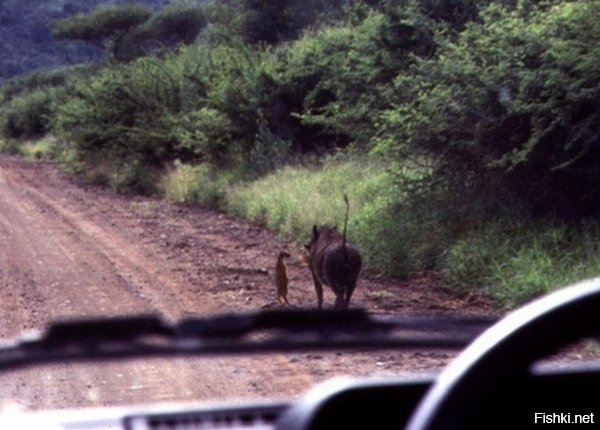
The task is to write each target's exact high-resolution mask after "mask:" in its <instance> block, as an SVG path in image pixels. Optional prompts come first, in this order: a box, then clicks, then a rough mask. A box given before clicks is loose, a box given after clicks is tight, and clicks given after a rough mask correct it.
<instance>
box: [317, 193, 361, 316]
mask: <svg viewBox="0 0 600 430" xmlns="http://www.w3.org/2000/svg"><path fill="white" fill-rule="evenodd" d="M344 200H345V201H346V219H345V221H344V233H343V234H340V232H339V231H338V230H337V227H328V226H322V227H321V228H318V227H317V226H316V225H315V226H313V234H312V239H311V241H310V243H309V244H308V245H306V249H307V250H308V252H309V257H308V266H309V268H310V271H311V272H312V276H313V281H314V283H315V291H316V292H317V301H318V306H319V309H321V308H322V307H323V285H328V286H329V287H331V289H332V290H333V292H334V294H335V308H336V309H348V306H349V305H350V299H351V298H352V293H354V289H355V288H356V281H357V279H358V274H359V273H360V269H361V266H362V258H361V255H360V252H359V251H358V249H357V248H356V247H354V246H353V245H351V244H350V243H347V242H346V226H347V223H348V210H349V206H348V198H347V197H346V196H344Z"/></svg>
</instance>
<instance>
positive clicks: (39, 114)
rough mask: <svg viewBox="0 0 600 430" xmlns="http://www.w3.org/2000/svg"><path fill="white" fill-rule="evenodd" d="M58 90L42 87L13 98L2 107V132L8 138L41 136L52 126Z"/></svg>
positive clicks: (0, 111) (20, 138) (0, 120)
mask: <svg viewBox="0 0 600 430" xmlns="http://www.w3.org/2000/svg"><path fill="white" fill-rule="evenodd" d="M55 95H56V91H54V90H52V89H42V90H38V91H33V92H30V93H26V94H24V95H22V96H19V97H15V98H13V99H12V100H11V101H10V102H8V103H5V104H3V105H2V106H1V107H0V134H2V136H3V137H4V138H6V139H14V140H23V139H31V138H36V137H41V136H43V135H45V134H46V133H47V132H48V130H49V127H50V119H51V116H52V110H51V104H52V103H53V101H54V98H55Z"/></svg>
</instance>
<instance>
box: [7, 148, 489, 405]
mask: <svg viewBox="0 0 600 430" xmlns="http://www.w3.org/2000/svg"><path fill="white" fill-rule="evenodd" d="M281 249H286V250H288V252H290V253H291V254H292V256H293V257H292V260H291V261H290V263H289V274H290V278H291V288H292V289H291V291H290V296H289V298H290V302H291V303H292V304H293V305H295V306H306V307H312V306H315V302H316V298H315V295H314V291H313V287H312V282H311V278H310V273H309V272H308V269H306V267H304V265H303V263H302V259H301V255H302V252H301V250H300V249H298V248H296V247H294V246H291V245H289V244H286V243H284V242H282V241H280V240H278V239H277V238H276V236H275V235H273V234H272V233H270V232H268V231H266V230H264V229H262V228H260V227H257V226H253V225H250V224H248V223H246V222H244V221H241V220H238V219H234V218H231V217H229V216H226V215H224V214H222V213H220V212H217V211H210V210H204V209H200V208H196V207H191V206H185V205H174V204H170V203H167V202H164V201H161V200H157V199H150V198H142V197H125V196H119V195H115V194H114V193H112V192H110V191H108V190H103V189H99V188H95V187H89V186H84V185H81V184H77V183H76V182H74V181H72V180H70V179H68V178H66V177H65V176H64V175H63V174H62V173H61V172H60V170H59V169H57V168H56V166H54V165H52V164H50V163H45V162H28V161H23V160H20V159H16V158H12V157H5V156H3V157H0V294H1V296H0V306H1V308H0V309H1V310H2V312H0V337H2V338H10V337H14V336H17V335H19V334H21V333H22V332H23V331H24V330H29V329H39V328H43V327H44V326H45V325H46V323H48V322H49V321H51V320H57V319H64V318H73V317H81V316H85V317H89V316H97V315H102V316H110V315H123V314H132V313H136V314H138V313H148V312H154V313H160V314H162V315H164V316H165V317H166V318H168V319H177V318H181V317H186V316H190V315H207V314H214V313H219V312H225V311H238V310H241V311H249V310H257V309H260V308H264V307H272V306H276V304H275V289H274V286H273V280H272V277H273V268H274V264H275V256H276V254H277V252H278V251H279V250H281ZM325 294H326V297H325V300H326V303H327V304H328V305H330V304H331V303H332V302H333V297H332V294H331V293H330V292H329V291H326V292H325ZM353 305H356V306H362V307H366V308H368V309H369V310H371V311H375V312H381V313H395V314H431V313H442V314H448V313H452V314H459V313H460V314H464V313H471V314H480V313H486V312H488V311H490V310H491V308H490V305H489V304H488V303H486V302H485V301H482V300H475V299H472V300H471V301H463V300H459V299H456V298H452V297H450V296H449V295H448V294H446V293H445V292H444V291H443V290H441V289H439V288H438V287H437V286H436V284H435V282H434V281H433V280H432V279H431V278H430V277H423V278H422V279H416V280H413V281H411V282H399V281H396V280H393V279H384V278H375V277H371V278H370V277H368V276H364V277H363V278H362V279H361V281H360V283H359V287H358V289H357V292H356V294H355V297H354V298H353ZM451 357H452V353H449V352H431V353H422V352H420V353H419V352H410V351H408V352H402V353H393V354H392V353H386V354H380V355H377V354H366V353H356V354H350V353H344V354H332V355H331V356H329V355H326V354H295V355H293V354H290V355H275V356H268V357H259V358H240V359H237V358H225V359H216V358H215V359H212V358H211V359H209V360H203V361H191V360H190V361H185V362H184V360H170V361H169V360H150V361H134V362H129V363H126V364H118V365H116V364H110V365H109V364H106V365H104V364H103V365H94V366H92V365H81V366H75V367H73V366H69V367H67V366H66V365H55V366H51V367H49V368H48V367H47V368H41V369H40V368H35V369H29V370H27V371H24V372H19V373H15V374H9V375H0V377H1V378H2V383H1V384H0V399H6V398H16V399H18V401H19V402H20V403H22V404H23V405H24V406H27V407H38V406H44V407H48V406H51V407H64V406H83V405H84V406H89V405H104V404H119V403H123V402H128V403H129V402H135V403H139V402H143V401H150V400H151V401H167V400H173V399H182V400H198V399H208V398H211V399H214V398H224V397H227V398H238V397H242V398H247V397H254V398H256V397H262V396H267V395H268V396H269V397H273V396H284V397H290V396H296V395H298V394H299V393H302V392H303V391H304V390H305V389H306V388H308V387H309V386H311V385H312V384H314V383H315V382H316V381H318V380H321V379H324V378H326V377H329V376H332V375H335V374H340V373H341V374H349V373H350V374H371V373H379V374H381V373H386V372H390V373H397V372H414V371H420V370H423V369H429V368H435V367H439V366H442V365H443V364H445V363H446V362H447V361H448V360H449V359H450V358H451ZM165 381H168V383H165Z"/></svg>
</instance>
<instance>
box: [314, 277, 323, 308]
mask: <svg viewBox="0 0 600 430" xmlns="http://www.w3.org/2000/svg"><path fill="white" fill-rule="evenodd" d="M313 281H314V282H315V291H316V292H317V303H318V308H319V309H322V308H323V285H321V283H320V282H319V280H318V279H317V277H316V276H315V275H314V274H313Z"/></svg>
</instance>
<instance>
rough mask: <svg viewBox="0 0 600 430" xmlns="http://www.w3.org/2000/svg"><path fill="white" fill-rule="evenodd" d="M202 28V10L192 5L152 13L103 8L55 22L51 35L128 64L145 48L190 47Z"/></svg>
mask: <svg viewBox="0 0 600 430" xmlns="http://www.w3.org/2000/svg"><path fill="white" fill-rule="evenodd" d="M205 25H206V20H205V17H204V10H203V9H202V7H201V6H200V5H198V4H195V3H185V2H177V3H174V4H171V5H169V6H167V7H165V8H164V9H162V10H160V11H157V12H154V13H153V12H152V10H151V9H149V8H148V7H146V6H143V5H124V6H104V7H100V8H98V9H96V10H94V11H92V12H90V13H88V14H79V15H75V16H73V17H69V18H64V19H61V20H58V21H56V22H54V24H53V25H52V35H53V36H54V37H56V38H57V39H61V40H76V41H83V42H88V43H91V44H93V45H95V46H97V47H98V48H100V49H102V50H103V51H104V53H105V55H106V57H107V58H108V59H109V60H111V61H128V60H131V59H133V58H136V57H139V56H140V55H143V54H144V53H145V52H144V48H149V49H152V48H154V47H156V46H165V45H166V46H175V45H177V44H179V43H186V44H190V43H192V42H193V41H194V40H195V38H196V36H197V35H198V33H199V32H200V31H201V30H202V29H203V28H204V26H205Z"/></svg>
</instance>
